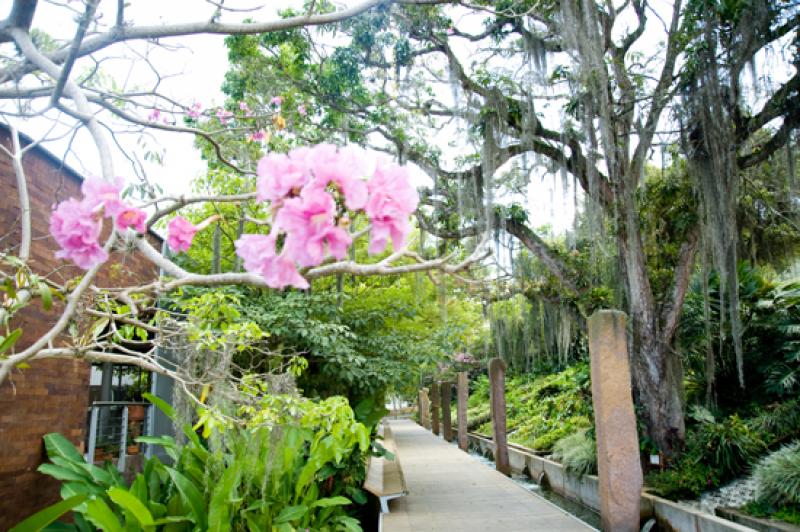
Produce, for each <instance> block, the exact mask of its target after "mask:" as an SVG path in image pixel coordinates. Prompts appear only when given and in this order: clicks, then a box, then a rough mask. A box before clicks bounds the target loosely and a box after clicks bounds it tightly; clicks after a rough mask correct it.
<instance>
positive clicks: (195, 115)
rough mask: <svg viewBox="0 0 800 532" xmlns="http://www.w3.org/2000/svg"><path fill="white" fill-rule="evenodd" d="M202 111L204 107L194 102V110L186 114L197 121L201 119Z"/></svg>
mask: <svg viewBox="0 0 800 532" xmlns="http://www.w3.org/2000/svg"><path fill="white" fill-rule="evenodd" d="M200 109H202V106H201V105H200V104H199V103H198V102H194V103H193V104H192V108H191V109H189V111H187V113H186V114H188V115H189V117H190V118H192V119H194V120H197V119H198V118H200Z"/></svg>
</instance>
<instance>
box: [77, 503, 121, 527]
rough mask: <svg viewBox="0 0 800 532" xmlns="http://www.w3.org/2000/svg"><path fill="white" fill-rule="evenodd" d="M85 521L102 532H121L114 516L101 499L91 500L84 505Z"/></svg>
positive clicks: (117, 520)
mask: <svg viewBox="0 0 800 532" xmlns="http://www.w3.org/2000/svg"><path fill="white" fill-rule="evenodd" d="M86 519H88V520H89V521H91V522H92V524H94V525H95V526H96V527H97V528H99V529H101V530H103V531H104V532H123V530H122V526H120V523H119V519H118V518H117V516H116V514H114V512H112V511H111V508H109V507H108V505H107V504H106V503H105V502H103V499H92V500H91V501H89V502H87V503H86Z"/></svg>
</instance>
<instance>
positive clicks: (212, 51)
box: [0, 0, 666, 232]
mask: <svg viewBox="0 0 800 532" xmlns="http://www.w3.org/2000/svg"><path fill="white" fill-rule="evenodd" d="M63 2H64V0H62V3H63ZM355 3H358V0H346V1H343V2H339V4H340V5H353V4H355ZM129 4H130V6H129V7H128V8H127V11H126V19H128V20H133V21H135V22H136V24H137V25H142V24H162V23H165V22H172V23H174V22H189V21H198V20H208V19H209V18H210V17H211V15H212V13H213V11H214V7H213V6H212V5H211V4H209V3H208V2H206V1H204V0H172V1H169V0H135V1H131V2H129ZM301 4H302V1H301V0H282V1H275V0H272V1H270V0H261V1H257V0H227V1H226V2H225V6H226V7H234V8H252V7H254V6H266V7H262V8H261V9H259V10H258V11H256V12H247V13H244V12H240V13H227V14H224V15H223V17H222V20H226V21H231V22H238V21H240V20H241V19H242V18H244V17H251V18H254V19H257V20H271V19H275V18H277V15H276V12H277V11H278V10H279V9H282V8H285V7H289V6H294V7H299V6H300V5H301ZM10 5H11V2H9V1H5V2H0V18H2V17H5V16H6V15H7V13H8V10H9V9H10ZM66 5H67V6H70V7H72V8H73V9H76V10H82V9H83V2H82V0H67V1H66ZM665 5H666V4H665ZM100 6H101V7H100V13H101V15H102V17H103V21H104V22H105V23H107V24H108V23H111V22H112V21H113V19H114V15H115V9H116V2H113V1H111V0H104V1H102V2H101V4H100ZM480 18H482V16H481V17H480ZM475 20H479V19H475ZM67 21H68V23H67ZM457 22H458V23H459V27H462V28H463V24H467V25H468V26H470V27H471V26H473V25H474V24H473V23H472V22H471V21H469V20H466V19H461V20H458V21H457ZM33 27H34V28H40V29H42V30H44V31H46V32H47V33H49V34H50V35H52V36H53V37H55V38H59V39H69V38H71V37H72V35H73V33H74V30H75V27H76V25H75V22H74V16H73V14H72V13H70V12H69V11H68V10H67V9H66V8H65V7H63V6H59V5H53V4H50V3H48V2H45V1H40V3H39V7H38V9H37V12H36V17H35V19H34V22H33ZM653 28H654V29H655V31H653V32H650V33H649V34H648V38H647V40H648V42H649V44H648V43H645V45H646V46H656V45H657V43H658V40H659V39H660V38H661V36H660V35H659V33H660V32H659V31H658V30H657V28H658V25H657V24H654V25H653ZM471 29H475V28H471ZM223 38H224V37H223V36H217V35H199V36H191V37H180V38H173V39H164V40H162V44H166V45H169V46H170V48H172V47H173V46H175V45H180V47H181V49H179V50H174V49H169V50H166V49H161V48H158V47H155V46H153V45H151V44H148V43H144V42H131V43H126V44H123V45H116V46H114V47H113V48H110V49H108V50H107V51H104V52H102V54H103V57H105V58H106V61H104V62H103V64H102V68H103V70H104V73H105V75H107V76H109V77H113V78H114V80H115V81H116V83H117V84H118V85H119V86H124V87H126V88H128V89H130V88H133V87H141V88H146V89H149V88H151V87H152V83H153V81H154V79H155V77H154V76H153V73H152V71H151V70H150V66H149V65H148V64H147V63H146V62H145V61H143V60H141V59H140V58H137V54H139V55H141V56H143V55H144V54H145V53H146V52H148V51H149V59H150V61H151V63H152V65H153V66H154V67H155V68H156V69H157V70H158V71H159V72H160V73H161V74H162V77H163V81H162V83H161V85H160V87H159V92H160V93H162V94H165V95H167V96H170V97H172V98H174V99H175V100H178V101H180V102H183V103H185V104H190V103H191V102H193V101H197V102H200V103H202V104H203V107H204V108H205V109H208V108H213V107H214V106H215V105H219V104H221V103H222V102H223V100H224V97H223V95H222V93H221V91H220V86H221V84H222V81H223V76H224V73H225V71H226V70H227V66H228V65H227V59H226V49H225V47H224V44H223ZM5 51H6V53H8V49H7V48H6V49H5ZM460 55H462V56H463V57H462V59H463V60H464V62H465V64H467V63H468V60H469V58H468V56H469V50H468V49H466V48H463V49H461V50H460ZM122 56H124V58H122ZM551 66H552V63H551ZM81 68H89V64H88V63H87V62H86V61H84V62H83V63H80V62H79V64H78V65H77V66H76V68H75V72H79V71H80V69H81ZM507 68H515V67H513V66H509V67H507ZM40 104H44V102H40ZM559 107H560V104H559V103H554V104H553V106H552V107H551V109H549V110H547V109H544V110H543V109H542V108H540V109H539V111H542V110H543V112H544V114H545V116H546V117H549V118H551V119H552V118H553V117H555V116H556V115H557V114H558V112H559V111H558V109H559ZM5 109H7V104H5V105H4V104H2V103H0V114H2V112H3V110H5ZM550 115H552V116H550ZM555 119H556V120H558V119H557V118H555ZM8 120H9V121H12V122H13V121H14V120H15V119H13V118H8ZM15 125H17V127H18V128H19V129H20V130H21V131H23V132H25V133H27V134H28V135H30V136H33V137H35V138H36V137H38V136H41V135H43V134H45V132H47V130H48V128H49V127H50V126H49V123H46V121H44V120H27V121H16V122H15ZM447 136H448V133H447V132H445V134H443V135H440V138H441V137H444V138H446V137H447ZM118 138H119V141H120V143H121V144H122V145H123V149H124V150H125V151H126V152H128V154H129V155H135V156H136V157H137V158H138V159H139V160H140V161H142V164H143V165H144V169H145V172H146V173H147V175H148V178H149V179H150V180H151V181H152V182H157V183H159V184H160V185H161V186H162V187H163V188H164V189H165V190H166V191H167V192H173V193H185V192H186V191H187V190H188V186H189V182H190V181H191V179H192V178H194V177H196V176H198V175H200V174H202V173H203V172H204V171H205V169H206V164H205V162H204V161H203V160H202V159H201V158H200V156H199V152H198V151H197V150H195V149H194V147H193V137H192V136H191V135H187V134H179V133H169V132H163V131H152V132H150V133H148V134H147V135H140V134H138V133H136V134H126V135H119V136H118ZM447 140H450V139H447ZM435 142H436V141H435ZM438 143H439V144H442V145H443V146H442V147H443V148H446V147H447V144H446V143H444V142H438ZM67 146H68V143H67V139H64V138H61V139H59V140H55V141H53V142H48V143H46V144H45V147H46V148H47V149H49V150H50V151H52V152H53V153H54V154H55V155H56V156H58V157H62V156H64V154H65V152H66V150H67ZM72 150H73V152H74V153H70V154H68V155H67V156H66V161H67V163H68V164H70V165H71V166H73V167H74V168H75V169H76V170H78V171H79V172H82V173H84V174H86V175H97V174H98V173H99V162H98V158H97V155H96V149H95V147H94V145H93V142H92V141H91V139H90V137H89V135H88V133H87V132H86V131H85V130H82V131H81V132H80V133H79V134H78V136H77V137H76V139H75V141H74V142H73V143H72ZM147 150H155V151H159V152H161V151H163V154H164V158H163V164H161V165H159V164H155V163H148V162H144V161H143V159H144V153H145V151H147ZM114 151H115V156H114V160H115V170H116V173H117V174H118V175H121V176H123V177H125V178H126V179H127V180H128V181H132V180H134V172H133V168H132V167H131V165H130V163H129V162H128V161H127V160H126V158H125V156H124V155H123V153H122V152H120V150H116V149H115V150H114ZM458 151H461V152H462V153H463V152H464V149H463V148H462V149H460V150H459V149H458V148H456V149H455V150H454V149H450V150H449V154H450V155H451V157H450V159H451V160H452V154H453V153H456V152H458ZM446 153H447V150H446ZM446 158H447V157H446ZM415 180H416V181H417V182H418V184H424V183H425V181H426V178H425V177H423V176H422V175H421V173H420V174H417V176H416V179H415ZM573 195H574V191H573V190H572V189H571V188H570V187H564V186H563V183H562V179H561V177H560V176H543V177H533V178H532V179H531V186H530V187H529V188H528V195H527V198H526V199H527V206H528V211H529V213H530V222H531V224H532V225H533V226H541V225H544V224H551V225H552V226H554V229H555V231H556V232H561V231H563V230H564V229H567V228H569V227H570V225H571V223H572V219H573V216H574V204H573ZM517 201H519V200H518V199H517Z"/></svg>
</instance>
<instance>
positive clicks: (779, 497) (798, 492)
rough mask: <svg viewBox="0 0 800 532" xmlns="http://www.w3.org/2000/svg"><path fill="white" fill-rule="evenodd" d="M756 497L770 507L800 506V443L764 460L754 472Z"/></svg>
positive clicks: (785, 447) (788, 446) (787, 446)
mask: <svg viewBox="0 0 800 532" xmlns="http://www.w3.org/2000/svg"><path fill="white" fill-rule="evenodd" d="M753 478H754V479H755V482H756V497H757V498H758V500H759V501H761V502H764V503H766V504H770V505H776V506H781V505H787V504H793V505H798V504H800V442H795V443H793V444H791V445H786V446H784V447H782V448H781V449H779V450H778V451H776V452H774V453H772V454H770V455H769V456H767V457H765V458H763V459H762V460H761V461H760V462H759V463H758V465H756V467H755V469H754V470H753Z"/></svg>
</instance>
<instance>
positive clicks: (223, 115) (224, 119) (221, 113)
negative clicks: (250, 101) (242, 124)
mask: <svg viewBox="0 0 800 532" xmlns="http://www.w3.org/2000/svg"><path fill="white" fill-rule="evenodd" d="M232 117H233V113H232V112H230V111H228V110H226V109H223V108H221V107H220V108H219V109H217V118H218V119H219V121H220V123H221V124H222V125H225V124H227V123H228V120H230V119H231V118H232Z"/></svg>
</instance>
